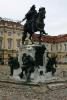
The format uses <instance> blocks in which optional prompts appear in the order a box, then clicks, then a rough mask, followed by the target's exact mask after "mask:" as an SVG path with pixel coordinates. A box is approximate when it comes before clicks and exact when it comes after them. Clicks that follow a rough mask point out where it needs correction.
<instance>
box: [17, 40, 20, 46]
mask: <svg viewBox="0 0 67 100" xmlns="http://www.w3.org/2000/svg"><path fill="white" fill-rule="evenodd" d="M20 41H21V40H20V39H18V40H17V47H20Z"/></svg>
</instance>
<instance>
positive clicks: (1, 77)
mask: <svg viewBox="0 0 67 100" xmlns="http://www.w3.org/2000/svg"><path fill="white" fill-rule="evenodd" d="M62 72H63V71H62V69H57V74H56V76H58V77H59V79H60V80H61V79H62V80H66V77H65V78H64V77H63V73H62ZM9 74H10V68H9V66H7V65H4V66H1V65H0V100H67V82H66V81H65V82H61V83H51V84H50V83H49V84H42V83H39V84H38V85H37V84H36V85H31V84H27V85H26V84H16V83H14V80H11V79H10V77H9Z"/></svg>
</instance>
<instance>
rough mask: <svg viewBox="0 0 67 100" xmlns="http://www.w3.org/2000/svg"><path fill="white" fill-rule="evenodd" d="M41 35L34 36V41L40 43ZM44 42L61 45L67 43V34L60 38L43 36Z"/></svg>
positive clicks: (59, 36)
mask: <svg viewBox="0 0 67 100" xmlns="http://www.w3.org/2000/svg"><path fill="white" fill-rule="evenodd" d="M38 37H39V34H34V35H33V40H34V41H38ZM41 39H42V41H43V42H46V43H60V42H65V41H67V34H64V35H58V36H50V35H43V36H42V38H41Z"/></svg>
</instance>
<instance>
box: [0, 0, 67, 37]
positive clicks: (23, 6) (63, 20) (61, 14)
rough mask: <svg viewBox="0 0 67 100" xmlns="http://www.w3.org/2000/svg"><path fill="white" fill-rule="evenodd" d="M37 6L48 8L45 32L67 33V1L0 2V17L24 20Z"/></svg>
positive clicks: (26, 0)
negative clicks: (28, 12)
mask: <svg viewBox="0 0 67 100" xmlns="http://www.w3.org/2000/svg"><path fill="white" fill-rule="evenodd" d="M33 4H35V5H36V10H38V9H39V8H40V7H45V8H46V19H45V20H44V21H45V31H46V32H47V33H48V34H49V35H59V34H66V33H67V0H0V17H3V18H5V17H6V18H10V19H13V20H22V19H23V18H24V16H25V14H26V13H27V11H28V10H29V9H30V7H31V6H32V5H33Z"/></svg>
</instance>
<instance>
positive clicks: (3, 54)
mask: <svg viewBox="0 0 67 100" xmlns="http://www.w3.org/2000/svg"><path fill="white" fill-rule="evenodd" d="M22 32H23V26H22V25H21V24H20V23H18V22H15V21H11V20H8V19H4V18H0V60H1V59H3V61H4V62H5V61H7V60H8V57H9V55H12V56H14V57H15V56H16V54H17V49H18V47H19V46H20V42H21V40H22Z"/></svg>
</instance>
